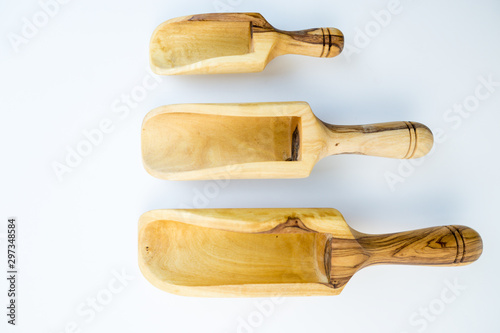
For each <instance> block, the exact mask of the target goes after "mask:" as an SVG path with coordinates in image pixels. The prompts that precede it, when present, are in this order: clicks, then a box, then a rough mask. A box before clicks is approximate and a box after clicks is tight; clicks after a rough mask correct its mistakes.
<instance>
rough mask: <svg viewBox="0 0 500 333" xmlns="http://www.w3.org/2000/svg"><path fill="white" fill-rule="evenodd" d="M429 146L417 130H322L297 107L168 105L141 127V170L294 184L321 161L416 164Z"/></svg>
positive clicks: (414, 126) (394, 125)
mask: <svg viewBox="0 0 500 333" xmlns="http://www.w3.org/2000/svg"><path fill="white" fill-rule="evenodd" d="M432 143H433V137H432V133H431V131H430V130H429V129H428V128H427V127H425V126H424V125H422V124H419V123H414V122H403V121H400V122H391V123H383V124H373V125H359V126H337V125H329V124H325V123H323V122H322V121H321V120H319V119H317V118H316V117H315V116H314V114H313V113H312V111H311V108H310V107H309V105H308V104H307V103H304V102H288V103H256V104H181V105H169V106H163V107H159V108H157V109H155V110H153V111H151V112H150V113H149V114H148V115H147V116H146V118H145V119H144V122H143V125H142V156H143V164H144V166H145V168H146V170H147V171H148V172H149V173H150V174H151V175H153V176H155V177H158V178H162V179H178V180H189V179H217V178H219V179H221V178H222V179H228V178H301V177H307V176H308V175H309V173H310V172H311V170H312V168H313V166H314V165H315V164H316V162H317V161H318V160H320V159H321V158H323V157H325V156H328V155H336V154H363V155H373V156H384V157H392V158H416V157H421V156H423V155H425V154H426V153H427V152H428V151H429V150H430V149H431V147H432Z"/></svg>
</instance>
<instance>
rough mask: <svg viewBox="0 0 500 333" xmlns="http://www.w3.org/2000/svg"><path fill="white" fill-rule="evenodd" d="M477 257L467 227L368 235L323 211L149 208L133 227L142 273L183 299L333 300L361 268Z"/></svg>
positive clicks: (477, 244)
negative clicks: (329, 297) (319, 297)
mask: <svg viewBox="0 0 500 333" xmlns="http://www.w3.org/2000/svg"><path fill="white" fill-rule="evenodd" d="M481 252H482V241H481V237H480V236H479V234H478V233H477V232H476V231H474V230H473V229H470V228H468V227H464V226H443V227H434V228H427V229H421V230H415V231H407V232H401V233H395V234H385V235H368V234H363V233H360V232H358V231H356V230H353V229H351V228H350V227H349V226H348V225H347V223H346V222H345V221H344V219H343V217H342V215H341V214H340V213H339V212H338V211H337V210H335V209H324V208H323V209H306V208H304V209H293V208H283V209H186V210H155V211H150V212H147V213H145V214H144V215H142V217H141V218H140V222H139V266H140V268H141V271H142V273H143V274H144V276H145V277H146V278H147V279H148V280H149V281H150V282H151V283H152V284H153V285H155V286H156V287H158V288H160V289H163V290H165V291H168V292H171V293H174V294H180V295H186V296H211V297H213V296H216V297H233V296H234V297H249V296H255V297H267V296H310V295H337V294H339V293H340V292H341V291H342V289H343V288H344V286H345V284H346V283H347V282H348V281H349V279H350V278H351V277H352V276H353V274H354V273H356V272H357V271H358V270H360V269H361V268H364V267H367V266H371V265H378V264H407V265H431V266H460V265H466V264H469V263H471V262H473V261H475V260H477V259H478V258H479V256H480V255H481Z"/></svg>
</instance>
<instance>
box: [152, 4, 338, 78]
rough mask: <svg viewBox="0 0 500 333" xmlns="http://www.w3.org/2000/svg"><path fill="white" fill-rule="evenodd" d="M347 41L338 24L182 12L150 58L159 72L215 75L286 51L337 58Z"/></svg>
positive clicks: (160, 32) (158, 33) (164, 27)
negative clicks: (283, 25) (287, 23)
mask: <svg viewBox="0 0 500 333" xmlns="http://www.w3.org/2000/svg"><path fill="white" fill-rule="evenodd" d="M343 46H344V37H343V35H342V33H341V32H340V31H339V30H337V29H334V28H319V29H309V30H302V31H282V30H277V29H275V28H274V27H273V26H271V25H270V24H269V23H267V21H266V20H265V19H264V17H262V15H260V14H257V13H218V14H202V15H191V16H184V17H179V18H175V19H171V20H169V21H167V22H165V23H162V24H161V25H160V26H158V28H156V30H155V31H154V33H153V36H152V38H151V44H150V62H151V67H152V69H153V71H154V72H155V73H157V74H215V73H249V72H260V71H262V70H263V69H264V68H265V67H266V65H267V63H268V62H270V61H271V60H272V59H274V58H275V57H277V56H279V55H283V54H302V55H308V56H313V57H327V58H330V57H334V56H336V55H338V54H339V53H340V52H341V51H342V48H343Z"/></svg>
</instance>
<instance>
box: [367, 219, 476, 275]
mask: <svg viewBox="0 0 500 333" xmlns="http://www.w3.org/2000/svg"><path fill="white" fill-rule="evenodd" d="M357 241H358V243H359V245H360V246H361V247H362V248H363V250H364V252H365V254H366V255H367V256H368V258H367V261H366V263H365V266H370V265H378V264H404V265H432V266H460V265H466V264H469V263H471V262H473V261H475V260H477V259H478V258H479V257H480V256H481V253H482V249H483V242H482V240H481V236H479V234H478V233H477V232H476V231H475V230H473V229H471V228H469V227H464V226H460V225H449V226H442V227H433V228H426V229H420V230H413V231H406V232H400V233H394V234H385V235H366V234H363V236H361V237H358V238H357Z"/></svg>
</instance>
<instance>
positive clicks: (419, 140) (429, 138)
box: [404, 121, 434, 159]
mask: <svg viewBox="0 0 500 333" xmlns="http://www.w3.org/2000/svg"><path fill="white" fill-rule="evenodd" d="M405 123H406V126H408V130H409V132H410V133H409V135H410V145H409V148H408V152H407V153H406V156H405V157H404V158H406V159H410V158H419V157H423V156H425V155H427V154H428V153H429V152H430V151H431V149H432V146H433V145H434V136H433V135H432V131H431V130H430V129H429V128H428V127H427V126H425V125H423V124H420V123H416V122H412V121H407V122H405Z"/></svg>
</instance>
